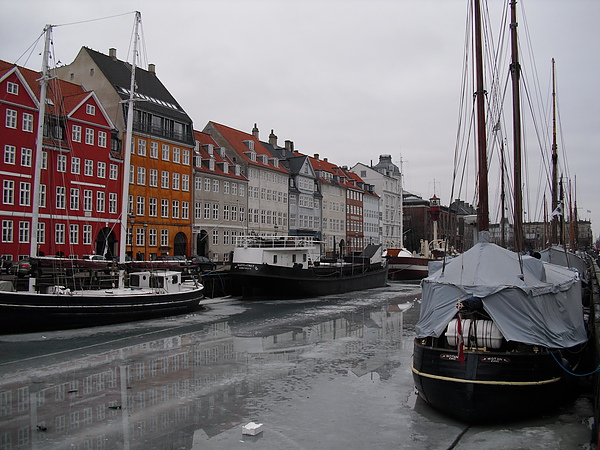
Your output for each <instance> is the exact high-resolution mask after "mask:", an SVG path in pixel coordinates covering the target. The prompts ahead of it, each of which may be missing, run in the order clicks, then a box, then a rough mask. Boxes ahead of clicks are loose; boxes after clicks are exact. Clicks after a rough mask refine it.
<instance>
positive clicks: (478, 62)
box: [473, 0, 490, 231]
mask: <svg viewBox="0 0 600 450" xmlns="http://www.w3.org/2000/svg"><path fill="white" fill-rule="evenodd" d="M473 7H474V19H475V21H474V26H475V28H474V34H475V72H476V77H477V78H476V91H475V96H476V99H477V154H478V162H479V165H478V166H479V170H478V181H479V182H478V186H479V189H478V195H479V205H478V207H477V226H478V230H479V231H488V230H489V228H490V215H489V206H488V168H487V141H486V136H485V94H486V92H485V90H484V88H483V47H482V39H481V29H482V26H481V5H480V0H475V1H474V3H473Z"/></svg>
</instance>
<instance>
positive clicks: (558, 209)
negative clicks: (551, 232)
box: [550, 203, 563, 218]
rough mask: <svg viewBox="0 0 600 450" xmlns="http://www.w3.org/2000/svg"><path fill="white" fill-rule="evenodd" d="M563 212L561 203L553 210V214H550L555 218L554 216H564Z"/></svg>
mask: <svg viewBox="0 0 600 450" xmlns="http://www.w3.org/2000/svg"><path fill="white" fill-rule="evenodd" d="M562 213H563V210H562V203H559V204H558V206H557V207H556V209H555V210H554V211H552V214H550V218H554V216H562Z"/></svg>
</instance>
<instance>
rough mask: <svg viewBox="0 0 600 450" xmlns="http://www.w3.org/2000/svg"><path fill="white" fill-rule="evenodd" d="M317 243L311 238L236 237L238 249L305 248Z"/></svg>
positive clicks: (276, 236)
mask: <svg viewBox="0 0 600 450" xmlns="http://www.w3.org/2000/svg"><path fill="white" fill-rule="evenodd" d="M317 243H318V241H317V240H315V239H314V238H313V237H312V236H278V235H271V236H254V235H249V236H237V237H236V239H235V242H234V244H235V246H236V247H238V248H307V247H314V246H315V245H316V244H317Z"/></svg>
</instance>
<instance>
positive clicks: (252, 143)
mask: <svg viewBox="0 0 600 450" xmlns="http://www.w3.org/2000/svg"><path fill="white" fill-rule="evenodd" d="M242 142H243V143H244V144H245V145H246V147H248V150H250V151H254V141H252V140H250V139H248V140H247V141H242Z"/></svg>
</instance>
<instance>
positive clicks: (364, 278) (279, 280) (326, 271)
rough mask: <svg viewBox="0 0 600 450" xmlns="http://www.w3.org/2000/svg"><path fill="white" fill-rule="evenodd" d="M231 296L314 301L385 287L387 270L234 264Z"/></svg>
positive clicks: (386, 268) (383, 268) (248, 298)
mask: <svg viewBox="0 0 600 450" xmlns="http://www.w3.org/2000/svg"><path fill="white" fill-rule="evenodd" d="M230 276H231V281H232V283H231V284H232V294H233V295H238V296H242V297H243V298H244V299H247V300H252V299H291V298H311V297H318V296H321V295H331V294H341V293H345V292H352V291H359V290H363V289H371V288H377V287H384V286H385V285H386V282H387V276H388V267H387V266H385V267H380V268H376V269H371V270H367V271H364V269H363V268H357V267H354V268H352V267H345V268H343V269H340V268H333V267H315V268H310V269H298V268H296V269H294V268H288V267H278V266H271V265H268V264H234V265H233V266H232V268H231V272H230Z"/></svg>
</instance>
